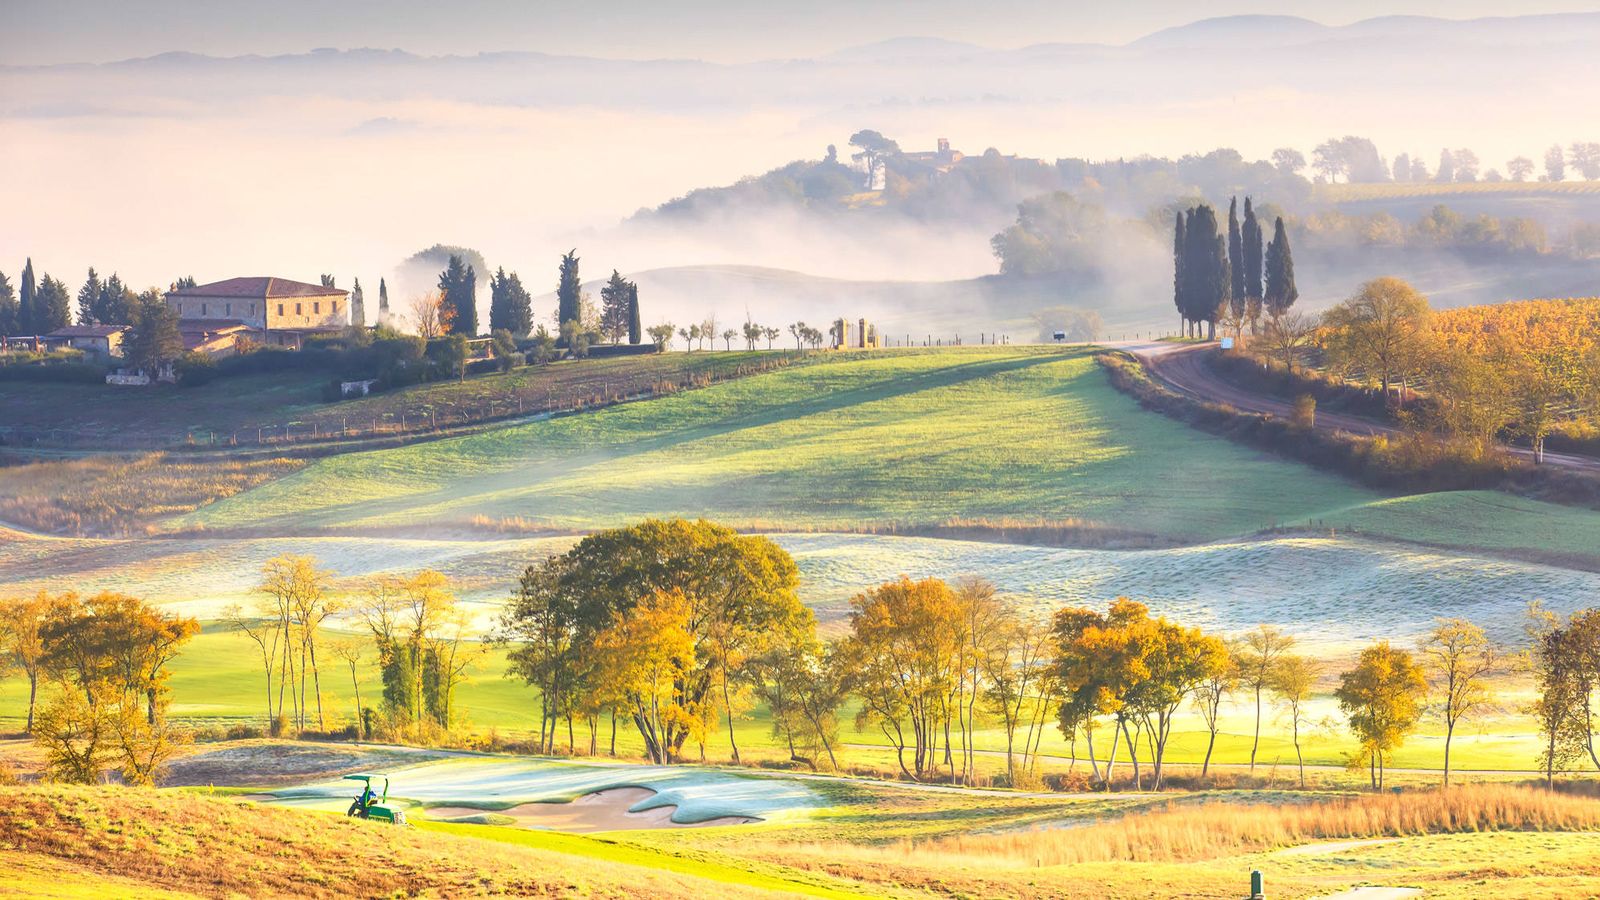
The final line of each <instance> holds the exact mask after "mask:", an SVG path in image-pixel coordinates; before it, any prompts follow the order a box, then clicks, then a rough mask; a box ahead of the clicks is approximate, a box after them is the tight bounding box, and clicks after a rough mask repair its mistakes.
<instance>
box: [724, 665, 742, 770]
mask: <svg viewBox="0 0 1600 900" xmlns="http://www.w3.org/2000/svg"><path fill="white" fill-rule="evenodd" d="M722 708H723V710H724V711H726V712H727V714H728V746H730V747H732V748H733V764H734V765H736V766H737V765H739V764H740V760H739V742H738V741H737V740H735V739H734V737H733V700H732V699H731V695H730V694H729V692H728V657H727V654H726V653H724V654H723V657H722Z"/></svg>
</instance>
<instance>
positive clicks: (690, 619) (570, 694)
mask: <svg viewBox="0 0 1600 900" xmlns="http://www.w3.org/2000/svg"><path fill="white" fill-rule="evenodd" d="M798 585H799V573H798V570H797V569H796V568H795V564H794V560H793V559H791V558H790V557H789V554H788V553H786V552H785V551H784V550H783V548H781V547H779V546H778V545H777V544H775V543H773V542H772V541H770V540H768V539H767V538H764V537H758V536H747V535H741V534H739V533H737V532H735V531H733V530H732V529H729V528H724V527H722V526H720V525H716V524H713V523H710V522H706V521H703V520H701V521H693V522H691V521H687V520H683V519H671V520H658V519H651V520H648V521H645V522H641V523H639V524H637V525H633V526H630V527H627V528H617V529H612V530H609V531H602V532H598V533H596V534H592V535H590V536H588V537H586V538H584V539H583V540H582V541H579V542H578V544H577V545H576V546H575V547H573V548H572V549H571V550H569V551H568V552H567V553H565V554H563V555H562V556H557V557H551V558H549V559H547V560H545V561H543V562H540V563H536V564H535V565H533V566H530V567H529V568H528V569H527V570H525V571H524V573H523V578H522V582H521V585H520V589H519V592H518V594H517V595H516V596H514V597H513V600H512V604H511V606H510V607H509V608H508V609H507V610H506V612H505V614H504V615H503V617H502V620H501V621H502V626H501V637H502V638H503V639H504V640H506V641H508V642H509V643H510V644H511V645H512V647H513V661H514V665H515V666H516V670H517V671H518V672H519V673H521V674H523V675H524V677H526V678H528V680H529V681H530V682H531V683H534V684H537V685H539V686H540V687H541V693H544V691H546V690H548V691H550V693H549V696H548V698H547V699H546V700H545V701H544V702H545V704H546V709H545V716H546V723H545V725H546V728H545V733H546V734H553V732H554V728H555V719H556V718H557V717H561V716H567V715H570V714H572V713H573V712H574V711H578V710H581V709H583V708H584V707H586V706H587V707H591V708H592V707H593V706H594V705H595V704H594V703H593V702H591V701H592V698H589V697H586V696H584V694H585V691H586V690H588V689H596V690H598V689H599V687H600V686H599V685H595V684H592V683H587V682H586V680H585V675H586V669H585V666H586V665H587V662H588V661H589V659H590V657H591V655H592V652H591V651H592V650H593V648H594V647H595V646H596V642H597V641H598V640H599V639H600V636H601V635H602V634H603V633H606V632H608V631H610V633H611V635H612V636H613V637H614V636H615V635H616V633H617V632H616V631H615V630H613V626H615V625H617V624H618V623H619V622H621V621H624V620H626V619H627V618H628V617H629V616H630V615H632V614H633V611H634V609H635V607H636V606H637V605H638V604H641V603H643V602H644V601H645V600H646V599H647V598H650V597H653V596H657V595H668V596H673V597H676V596H680V595H681V597H682V598H683V600H684V601H685V603H686V604H687V609H686V616H685V619H684V622H683V627H684V628H685V629H686V630H687V632H688V633H689V635H690V636H691V638H692V641H693V654H692V656H693V659H692V663H691V664H690V665H689V666H688V668H687V670H686V671H684V672H682V673H680V674H678V675H675V676H674V677H673V679H672V682H673V683H672V687H671V702H672V705H673V706H674V707H675V708H677V709H679V710H683V711H686V712H687V715H685V716H679V717H674V718H669V719H668V720H666V721H664V722H660V723H657V722H653V721H650V717H649V716H647V715H645V714H643V713H641V712H640V711H639V710H638V709H637V708H631V707H628V706H627V705H625V704H624V705H623V708H624V709H625V710H626V712H627V714H628V715H629V716H630V718H632V719H633V720H634V724H635V725H636V726H637V727H638V729H639V732H640V735H641V736H642V737H643V738H644V741H645V744H646V750H647V752H648V753H650V755H651V756H652V757H653V758H656V759H658V760H663V761H664V760H669V759H677V758H679V757H680V753H681V751H682V748H683V745H684V744H685V743H686V742H687V741H688V740H689V738H690V737H691V735H695V736H701V737H703V735H704V733H705V729H706V728H707V727H708V726H709V725H710V724H712V723H714V722H715V721H716V713H717V711H718V710H722V711H724V712H725V713H728V734H729V740H730V741H733V722H732V713H731V711H732V710H733V709H734V708H736V707H737V705H738V704H737V701H736V694H737V693H738V692H739V690H740V686H741V685H743V684H747V683H748V682H749V680H750V679H751V678H752V677H753V675H752V671H751V661H752V660H753V659H754V658H755V657H757V656H759V655H760V654H761V653H763V652H764V651H765V650H766V649H767V648H768V647H769V646H771V645H772V643H773V642H775V641H777V640H779V639H780V637H781V636H783V635H785V634H795V633H798V634H804V633H807V632H809V631H810V630H811V629H812V628H813V627H814V626H813V620H812V617H811V613H810V611H809V610H807V609H806V608H805V607H804V606H802V605H801V603H800V600H799V598H798V596H797V595H796V589H797V587H798ZM609 699H611V700H614V699H616V698H614V697H612V698H609ZM614 708H615V707H614ZM734 747H735V749H734V753H735V756H736V757H737V754H738V750H737V744H736V743H735V744H734Z"/></svg>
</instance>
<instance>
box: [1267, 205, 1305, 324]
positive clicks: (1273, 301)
mask: <svg viewBox="0 0 1600 900" xmlns="http://www.w3.org/2000/svg"><path fill="white" fill-rule="evenodd" d="M1264 299H1265V301H1266V304H1267V313H1268V314H1269V315H1271V316H1272V317H1273V318H1277V317H1278V316H1281V315H1283V314H1284V313H1286V312H1288V311H1289V307H1291V306H1293V305H1294V302H1295V301H1296V300H1298V299H1300V291H1299V289H1298V288H1296V287H1295V284H1294V256H1293V254H1291V253H1290V252H1289V234H1288V232H1286V231H1284V228H1283V217H1282V216H1279V217H1278V220H1277V222H1276V223H1274V225H1273V227H1272V241H1271V243H1269V244H1267V290H1266V296H1265V298H1264Z"/></svg>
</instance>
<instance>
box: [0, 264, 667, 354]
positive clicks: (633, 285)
mask: <svg viewBox="0 0 1600 900" xmlns="http://www.w3.org/2000/svg"><path fill="white" fill-rule="evenodd" d="M3 279H4V276H0V280H3ZM640 330H641V329H640V328H639V283H638V282H635V281H630V282H628V343H630V344H637V343H639V340H640V338H641V334H640Z"/></svg>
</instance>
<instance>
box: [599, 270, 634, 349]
mask: <svg viewBox="0 0 1600 900" xmlns="http://www.w3.org/2000/svg"><path fill="white" fill-rule="evenodd" d="M628 297H629V289H628V281H627V279H625V278H623V277H622V273H620V272H618V271H617V270H616V269H612V270H611V277H610V278H608V279H606V283H605V286H604V287H602V288H600V331H601V333H602V334H604V335H605V336H606V337H607V338H608V339H610V341H611V343H613V344H620V343H622V336H623V335H624V334H627V332H628V318H629V304H628Z"/></svg>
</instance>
